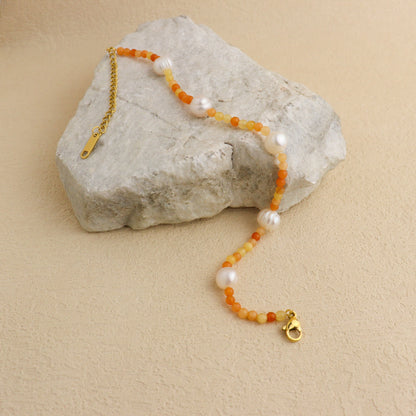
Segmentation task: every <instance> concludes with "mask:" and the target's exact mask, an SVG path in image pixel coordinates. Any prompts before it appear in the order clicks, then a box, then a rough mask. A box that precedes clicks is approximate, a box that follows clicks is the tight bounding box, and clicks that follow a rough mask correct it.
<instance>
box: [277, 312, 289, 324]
mask: <svg viewBox="0 0 416 416" xmlns="http://www.w3.org/2000/svg"><path fill="white" fill-rule="evenodd" d="M286 318H287V315H286V312H284V311H277V312H276V321H278V322H282V321H284V320H285V319H286Z"/></svg>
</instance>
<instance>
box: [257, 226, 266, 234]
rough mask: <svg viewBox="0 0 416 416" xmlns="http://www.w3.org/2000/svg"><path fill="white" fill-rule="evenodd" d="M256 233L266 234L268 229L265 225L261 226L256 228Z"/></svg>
mask: <svg viewBox="0 0 416 416" xmlns="http://www.w3.org/2000/svg"><path fill="white" fill-rule="evenodd" d="M256 233H259V234H260V235H264V234H266V230H265V229H264V228H263V227H259V228H257V230H256Z"/></svg>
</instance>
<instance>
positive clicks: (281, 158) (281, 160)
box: [277, 153, 286, 162]
mask: <svg viewBox="0 0 416 416" xmlns="http://www.w3.org/2000/svg"><path fill="white" fill-rule="evenodd" d="M277 158H278V159H279V161H280V162H286V155H285V154H284V153H279V154H278V155H277Z"/></svg>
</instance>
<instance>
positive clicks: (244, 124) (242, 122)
mask: <svg viewBox="0 0 416 416" xmlns="http://www.w3.org/2000/svg"><path fill="white" fill-rule="evenodd" d="M238 127H239V128H240V129H245V128H247V120H240V121H239V122H238Z"/></svg>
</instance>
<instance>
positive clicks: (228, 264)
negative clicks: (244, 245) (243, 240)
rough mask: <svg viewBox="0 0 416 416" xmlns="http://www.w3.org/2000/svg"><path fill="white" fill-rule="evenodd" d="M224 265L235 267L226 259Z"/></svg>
mask: <svg viewBox="0 0 416 416" xmlns="http://www.w3.org/2000/svg"><path fill="white" fill-rule="evenodd" d="M222 267H233V265H232V264H231V263H230V262H229V261H225V262H224V263H223V264H222Z"/></svg>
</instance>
